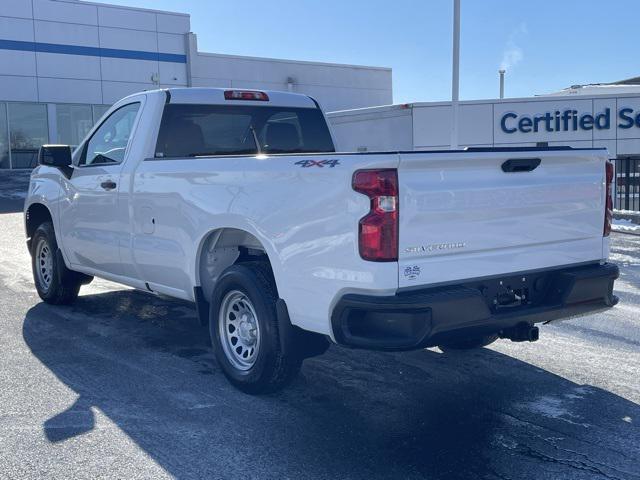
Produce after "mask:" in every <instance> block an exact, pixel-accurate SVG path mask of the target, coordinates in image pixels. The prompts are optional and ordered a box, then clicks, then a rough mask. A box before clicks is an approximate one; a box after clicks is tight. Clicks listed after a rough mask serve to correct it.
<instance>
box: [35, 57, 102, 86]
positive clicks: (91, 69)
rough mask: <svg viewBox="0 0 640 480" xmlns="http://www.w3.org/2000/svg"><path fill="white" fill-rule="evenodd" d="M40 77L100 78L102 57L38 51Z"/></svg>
mask: <svg viewBox="0 0 640 480" xmlns="http://www.w3.org/2000/svg"><path fill="white" fill-rule="evenodd" d="M36 55H37V61H38V75H39V76H40V77H52V78H72V79H88V80H100V59H99V58H98V57H88V56H84V55H63V54H59V53H44V52H38V53H37V54H36Z"/></svg>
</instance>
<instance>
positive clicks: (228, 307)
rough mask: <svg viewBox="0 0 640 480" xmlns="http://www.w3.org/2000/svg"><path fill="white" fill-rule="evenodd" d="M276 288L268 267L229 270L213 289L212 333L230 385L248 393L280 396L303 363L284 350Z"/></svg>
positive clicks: (245, 265)
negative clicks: (281, 390) (280, 390)
mask: <svg viewBox="0 0 640 480" xmlns="http://www.w3.org/2000/svg"><path fill="white" fill-rule="evenodd" d="M277 300H278V295H277V293H276V288H275V282H274V280H273V275H272V273H271V269H270V268H269V265H268V264H267V263H265V262H247V263H243V264H238V265H232V266H230V267H229V268H227V269H226V270H225V271H224V272H223V273H222V275H221V276H220V278H219V279H218V281H217V282H216V286H215V288H214V291H213V294H212V296H211V310H210V313H209V332H210V335H211V342H212V344H213V348H214V353H215V355H216V359H217V360H218V363H219V364H220V367H221V368H222V371H223V373H224V374H225V376H226V377H227V379H228V380H229V381H230V382H231V383H232V384H233V385H235V386H236V387H237V388H239V389H240V390H242V391H243V392H245V393H250V394H260V393H269V392H274V391H277V390H279V389H281V388H283V387H284V386H286V385H287V384H288V383H289V382H291V380H292V379H293V378H294V377H295V376H296V374H297V373H298V371H299V370H300V366H301V365H302V359H301V358H300V357H298V356H295V355H284V354H283V352H282V349H281V347H280V337H279V332H278V319H277V314H276V301H277Z"/></svg>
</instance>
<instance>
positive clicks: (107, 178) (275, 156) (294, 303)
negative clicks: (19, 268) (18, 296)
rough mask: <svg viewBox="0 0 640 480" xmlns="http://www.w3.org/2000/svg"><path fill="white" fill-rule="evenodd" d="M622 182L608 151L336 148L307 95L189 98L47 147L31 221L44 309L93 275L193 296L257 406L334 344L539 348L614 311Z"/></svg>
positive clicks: (139, 106)
mask: <svg viewBox="0 0 640 480" xmlns="http://www.w3.org/2000/svg"><path fill="white" fill-rule="evenodd" d="M612 178H613V167H612V165H611V163H609V162H608V161H607V153H606V150H599V149H571V148H542V149H537V148H510V149H467V150H463V151H433V152H407V153H404V152H387V153H336V152H335V150H334V143H333V141H332V137H331V133H330V129H329V127H328V126H327V123H326V121H325V117H324V115H323V113H322V111H321V109H320V107H319V106H318V104H317V103H316V102H315V101H314V100H313V99H312V98H310V97H308V96H305V95H299V94H293V93H283V92H261V91H254V90H224V89H196V88H194V89H179V88H176V89H169V90H157V91H149V92H144V93H139V94H136V95H132V96H129V97H127V98H125V99H123V100H121V101H119V102H118V103H116V104H115V105H113V107H111V109H110V110H109V111H108V112H107V113H106V114H105V115H104V117H103V118H102V119H101V120H100V121H99V122H98V123H97V124H96V125H95V126H94V128H93V129H92V130H91V132H90V133H89V134H88V136H87V137H86V139H85V140H84V141H83V142H82V143H81V144H80V146H78V147H77V148H76V149H75V150H74V151H73V153H72V151H71V149H70V147H68V146H59V145H47V146H43V147H42V149H41V151H40V156H39V166H38V167H37V168H36V169H35V170H34V171H33V173H32V176H31V184H30V187H29V193H28V198H27V201H26V204H25V224H26V235H27V238H28V247H29V251H30V252H31V255H32V259H33V275H34V279H35V285H36V288H37V291H38V294H39V295H40V297H41V298H42V299H43V300H44V301H46V302H49V303H52V304H64V303H70V302H73V301H74V300H75V298H76V297H77V295H78V291H79V289H80V286H81V285H82V284H85V283H88V282H89V281H91V279H92V278H93V276H98V277H102V278H106V279H109V280H112V281H115V282H119V283H122V284H125V285H129V286H132V287H135V288H138V289H140V290H144V291H147V292H150V293H156V294H164V295H168V296H171V297H176V298H180V299H185V300H188V301H192V302H194V303H195V305H196V307H197V312H198V316H199V318H200V321H201V322H202V323H203V324H208V325H209V331H210V335H211V341H212V344H213V347H214V351H215V355H216V357H217V359H218V362H219V363H220V366H221V368H222V370H223V372H224V374H225V375H226V376H227V378H228V379H229V380H230V381H231V382H232V383H233V384H234V385H236V386H237V387H239V388H240V389H242V390H243V391H246V392H250V393H260V392H268V391H273V390H276V389H278V388H280V387H282V386H283V385H285V384H286V383H287V382H288V381H289V380H291V379H292V378H293V376H294V375H295V374H296V373H297V371H298V370H299V368H300V365H301V363H302V361H303V359H304V358H308V357H310V356H314V355H319V354H321V353H323V352H324V351H325V350H326V349H327V347H328V345H329V343H330V342H335V343H338V344H341V345H345V346H350V347H356V348H368V349H381V350H409V349H418V348H425V347H431V346H440V347H441V348H442V349H443V350H446V349H455V348H458V349H460V348H474V347H479V346H483V345H486V344H488V343H490V342H492V341H493V340H495V339H497V338H498V337H500V338H508V339H511V340H514V341H533V340H536V339H537V338H538V329H537V327H535V323H538V322H543V321H549V320H553V319H558V318H566V317H572V316H578V315H583V314H586V313H589V312H593V311H596V310H601V309H605V308H608V307H611V306H613V305H615V304H616V302H617V298H616V297H615V296H614V295H613V283H614V280H615V279H616V278H617V277H618V268H617V267H616V266H615V265H612V264H610V263H607V257H608V252H609V230H610V222H611V207H612V205H611V181H612Z"/></svg>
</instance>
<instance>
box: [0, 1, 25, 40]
mask: <svg viewBox="0 0 640 480" xmlns="http://www.w3.org/2000/svg"><path fill="white" fill-rule="evenodd" d="M0 10H2V7H0ZM0 37H1V38H2V39H4V40H19V41H21V42H33V21H32V20H26V19H23V18H7V17H0Z"/></svg>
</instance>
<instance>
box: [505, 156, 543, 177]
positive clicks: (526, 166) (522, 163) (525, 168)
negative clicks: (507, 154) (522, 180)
mask: <svg viewBox="0 0 640 480" xmlns="http://www.w3.org/2000/svg"><path fill="white" fill-rule="evenodd" d="M540 163H541V160H540V159H539V158H510V159H509V160H507V161H506V162H504V163H503V164H502V171H503V172H505V173H514V172H532V171H533V170H535V169H536V168H538V166H539V165H540Z"/></svg>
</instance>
